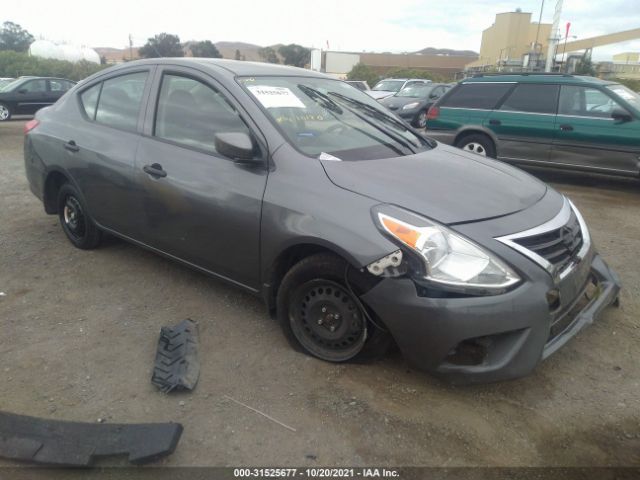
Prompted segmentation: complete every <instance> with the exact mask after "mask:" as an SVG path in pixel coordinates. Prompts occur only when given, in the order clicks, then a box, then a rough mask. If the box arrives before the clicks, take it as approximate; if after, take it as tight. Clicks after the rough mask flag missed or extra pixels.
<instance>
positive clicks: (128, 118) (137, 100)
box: [95, 72, 148, 131]
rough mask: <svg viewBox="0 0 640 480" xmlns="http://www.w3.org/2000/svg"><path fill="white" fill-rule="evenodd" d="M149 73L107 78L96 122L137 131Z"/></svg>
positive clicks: (103, 85) (103, 86)
mask: <svg viewBox="0 0 640 480" xmlns="http://www.w3.org/2000/svg"><path fill="white" fill-rule="evenodd" d="M147 75H148V74H147V72H139V73H130V74H128V75H121V76H119V77H115V78H110V79H108V80H105V81H104V82H103V84H102V93H101V94H100V99H99V101H98V108H97V110H96V116H95V119H96V122H98V123H102V124H104V125H109V126H111V127H116V128H121V129H124V130H131V131H135V130H136V127H137V125H138V116H139V114H140V107H141V105H142V92H143V91H144V85H145V82H146V80H147Z"/></svg>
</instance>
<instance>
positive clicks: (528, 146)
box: [483, 83, 559, 163]
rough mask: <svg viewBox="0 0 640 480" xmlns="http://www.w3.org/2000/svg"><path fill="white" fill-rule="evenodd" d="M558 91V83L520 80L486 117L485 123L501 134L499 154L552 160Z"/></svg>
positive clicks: (518, 158) (522, 159)
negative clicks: (550, 157) (536, 82)
mask: <svg viewBox="0 0 640 480" xmlns="http://www.w3.org/2000/svg"><path fill="white" fill-rule="evenodd" d="M558 91H559V86H558V85H550V84H549V85H547V84H532V83H520V84H518V85H517V86H516V87H515V88H514V89H513V90H512V91H511V92H510V93H509V94H508V95H507V97H506V99H504V100H503V101H502V103H501V104H500V105H499V106H498V108H496V109H495V110H493V111H492V112H491V114H489V116H487V117H486V118H485V120H484V122H483V124H484V126H485V127H486V128H488V129H490V130H492V131H493V132H494V133H495V135H496V137H497V138H498V145H497V147H498V157H499V158H501V159H505V160H512V161H520V162H531V163H537V162H547V161H549V156H550V154H551V145H552V142H553V135H554V130H553V127H554V125H555V115H556V106H557V104H558Z"/></svg>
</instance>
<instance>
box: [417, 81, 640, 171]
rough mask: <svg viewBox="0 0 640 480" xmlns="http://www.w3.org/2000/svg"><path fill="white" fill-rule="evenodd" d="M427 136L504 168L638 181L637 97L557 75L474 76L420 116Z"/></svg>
mask: <svg viewBox="0 0 640 480" xmlns="http://www.w3.org/2000/svg"><path fill="white" fill-rule="evenodd" d="M427 135H428V136H430V137H432V138H434V139H435V140H438V141H441V142H444V143H448V144H450V145H455V146H457V147H459V148H462V149H464V150H468V151H471V152H474V153H477V154H480V155H484V156H489V157H493V158H497V159H499V160H504V161H506V162H510V163H519V164H528V165H539V166H549V167H557V168H567V169H578V170H585V171H592V172H599V173H606V174H614V175H625V176H632V177H637V176H640V95H638V94H637V93H635V92H633V91H631V90H629V89H628V88H627V87H625V86H624V85H621V84H619V83H615V82H609V81H605V80H600V79H597V78H593V77H587V76H578V75H563V74H533V73H532V74H526V73H519V74H497V75H491V74H480V75H476V76H474V77H471V78H467V79H465V80H462V81H460V83H459V84H458V85H457V86H456V87H454V88H453V89H452V90H450V91H449V92H448V93H447V94H445V95H444V96H443V97H442V98H441V99H440V100H439V101H438V102H437V103H436V104H435V105H434V106H433V107H431V109H430V110H429V113H428V115H427Z"/></svg>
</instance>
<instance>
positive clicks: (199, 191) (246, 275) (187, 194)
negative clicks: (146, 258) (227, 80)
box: [136, 66, 267, 289]
mask: <svg viewBox="0 0 640 480" xmlns="http://www.w3.org/2000/svg"><path fill="white" fill-rule="evenodd" d="M153 91H154V93H153V101H152V102H150V109H148V112H147V122H146V124H145V136H144V137H143V138H142V141H141V143H140V146H139V148H138V153H137V158H136V179H137V182H138V185H139V187H140V192H141V196H140V204H139V205H138V210H139V219H140V223H141V229H142V232H143V233H142V237H141V238H142V240H143V241H144V242H145V243H146V244H148V245H150V246H152V247H154V248H156V249H158V250H161V251H163V252H165V253H168V254H170V255H173V256H175V257H178V258H180V259H182V260H184V261H187V262H189V263H192V264H194V265H197V266H198V267H200V268H204V269H205V270H207V271H209V272H211V273H215V274H217V275H219V276H222V277H224V278H226V279H230V280H232V281H235V282H236V283H239V284H242V285H243V286H248V287H249V288H252V289H257V288H258V287H259V244H260V215H261V211H262V196H263V193H264V189H265V186H266V181H267V168H266V149H264V148H262V149H261V148H259V147H256V156H257V158H265V160H264V161H263V162H261V163H253V164H251V165H249V164H239V163H235V162H234V161H233V160H231V159H229V158H227V157H225V156H223V155H221V154H219V153H218V152H217V151H216V147H215V139H214V137H215V134H217V133H225V132H244V133H248V134H249V135H251V136H252V137H253V138H254V139H257V138H258V137H259V132H258V131H257V128H256V126H255V125H254V124H253V123H252V122H251V120H250V119H249V118H248V116H247V115H246V114H245V113H244V111H243V110H242V108H241V106H240V105H239V104H238V102H237V101H236V100H235V99H234V98H233V97H232V96H231V95H229V93H228V92H227V91H226V90H225V89H224V88H222V87H221V85H220V84H219V83H217V82H216V81H215V79H213V78H212V77H210V76H209V75H206V74H203V73H200V72H199V71H197V70H193V69H190V68H183V67H173V66H166V67H162V68H159V71H158V73H157V75H156V79H155V80H154V87H153ZM153 107H155V110H154V108H153ZM258 143H260V142H256V145H258ZM262 143H264V142H262Z"/></svg>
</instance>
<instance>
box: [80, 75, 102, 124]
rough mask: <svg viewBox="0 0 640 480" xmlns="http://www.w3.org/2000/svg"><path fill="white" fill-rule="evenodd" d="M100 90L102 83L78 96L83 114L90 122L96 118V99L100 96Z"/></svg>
mask: <svg viewBox="0 0 640 480" xmlns="http://www.w3.org/2000/svg"><path fill="white" fill-rule="evenodd" d="M101 88H102V83H98V84H97V85H94V86H93V87H91V88H89V89H87V90H85V91H84V92H82V93H81V94H80V102H81V103H82V107H83V108H84V112H85V113H86V114H87V117H89V118H90V119H91V120H95V118H96V107H97V106H98V97H99V96H100V89H101Z"/></svg>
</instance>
